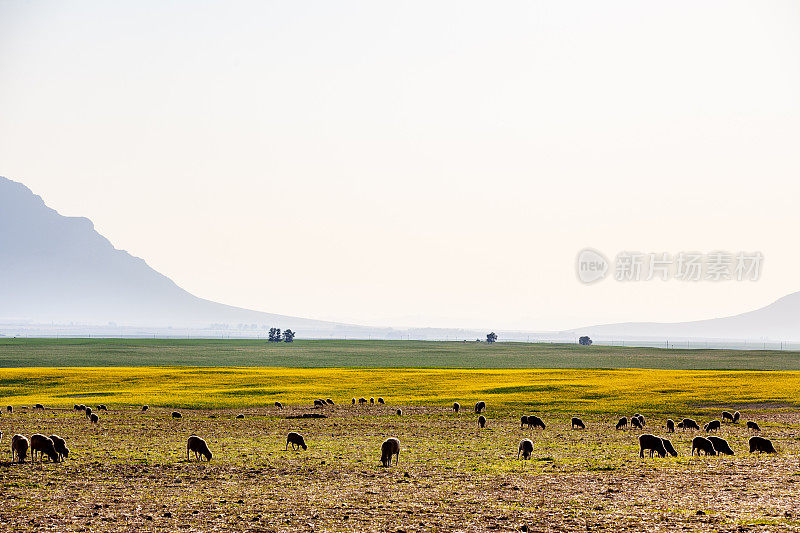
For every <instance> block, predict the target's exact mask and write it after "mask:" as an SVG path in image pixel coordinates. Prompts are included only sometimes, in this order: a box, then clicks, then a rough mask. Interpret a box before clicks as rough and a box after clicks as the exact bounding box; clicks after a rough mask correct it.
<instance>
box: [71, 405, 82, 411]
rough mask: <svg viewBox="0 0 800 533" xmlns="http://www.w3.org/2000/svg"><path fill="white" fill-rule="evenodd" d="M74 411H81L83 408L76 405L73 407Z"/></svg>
mask: <svg viewBox="0 0 800 533" xmlns="http://www.w3.org/2000/svg"><path fill="white" fill-rule="evenodd" d="M72 410H73V411H80V410H81V406H80V405H78V404H77V403H76V404H75V405H73V406H72Z"/></svg>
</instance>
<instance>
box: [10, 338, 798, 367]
mask: <svg viewBox="0 0 800 533" xmlns="http://www.w3.org/2000/svg"><path fill="white" fill-rule="evenodd" d="M46 366H50V367H74V366H78V367H81V366H91V367H104V366H235V367H254V366H266V367H296V368H331V367H336V368H342V367H356V368H658V369H674V370H702V369H710V370H800V352H790V351H756V350H752V351H739V350H678V349H671V350H668V349H660V348H629V347H617V346H590V347H584V346H578V345H575V344H529V343H496V344H493V345H489V344H486V343H463V342H426V341H344V340H301V341H295V342H294V343H292V344H285V343H269V342H267V341H263V340H163V339H0V368H12V367H46Z"/></svg>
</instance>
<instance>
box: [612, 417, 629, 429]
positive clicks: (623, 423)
mask: <svg viewBox="0 0 800 533" xmlns="http://www.w3.org/2000/svg"><path fill="white" fill-rule="evenodd" d="M627 426H628V417H627V416H623V417H622V418H620V419H619V422H617V426H616V428H615V429H622V428H624V427H627Z"/></svg>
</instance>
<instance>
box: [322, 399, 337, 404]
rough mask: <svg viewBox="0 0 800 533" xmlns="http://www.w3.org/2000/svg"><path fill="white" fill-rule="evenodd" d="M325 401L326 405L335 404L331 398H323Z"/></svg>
mask: <svg viewBox="0 0 800 533" xmlns="http://www.w3.org/2000/svg"><path fill="white" fill-rule="evenodd" d="M325 403H327V404H328V405H336V404H334V403H333V400H331V399H330V398H325Z"/></svg>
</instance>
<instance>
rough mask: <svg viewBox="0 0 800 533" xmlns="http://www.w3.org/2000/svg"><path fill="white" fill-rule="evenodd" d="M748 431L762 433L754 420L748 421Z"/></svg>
mask: <svg viewBox="0 0 800 533" xmlns="http://www.w3.org/2000/svg"><path fill="white" fill-rule="evenodd" d="M747 429H752V430H753V431H761V428H760V427H758V424H756V423H755V422H753V421H752V420H748V421H747Z"/></svg>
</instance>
